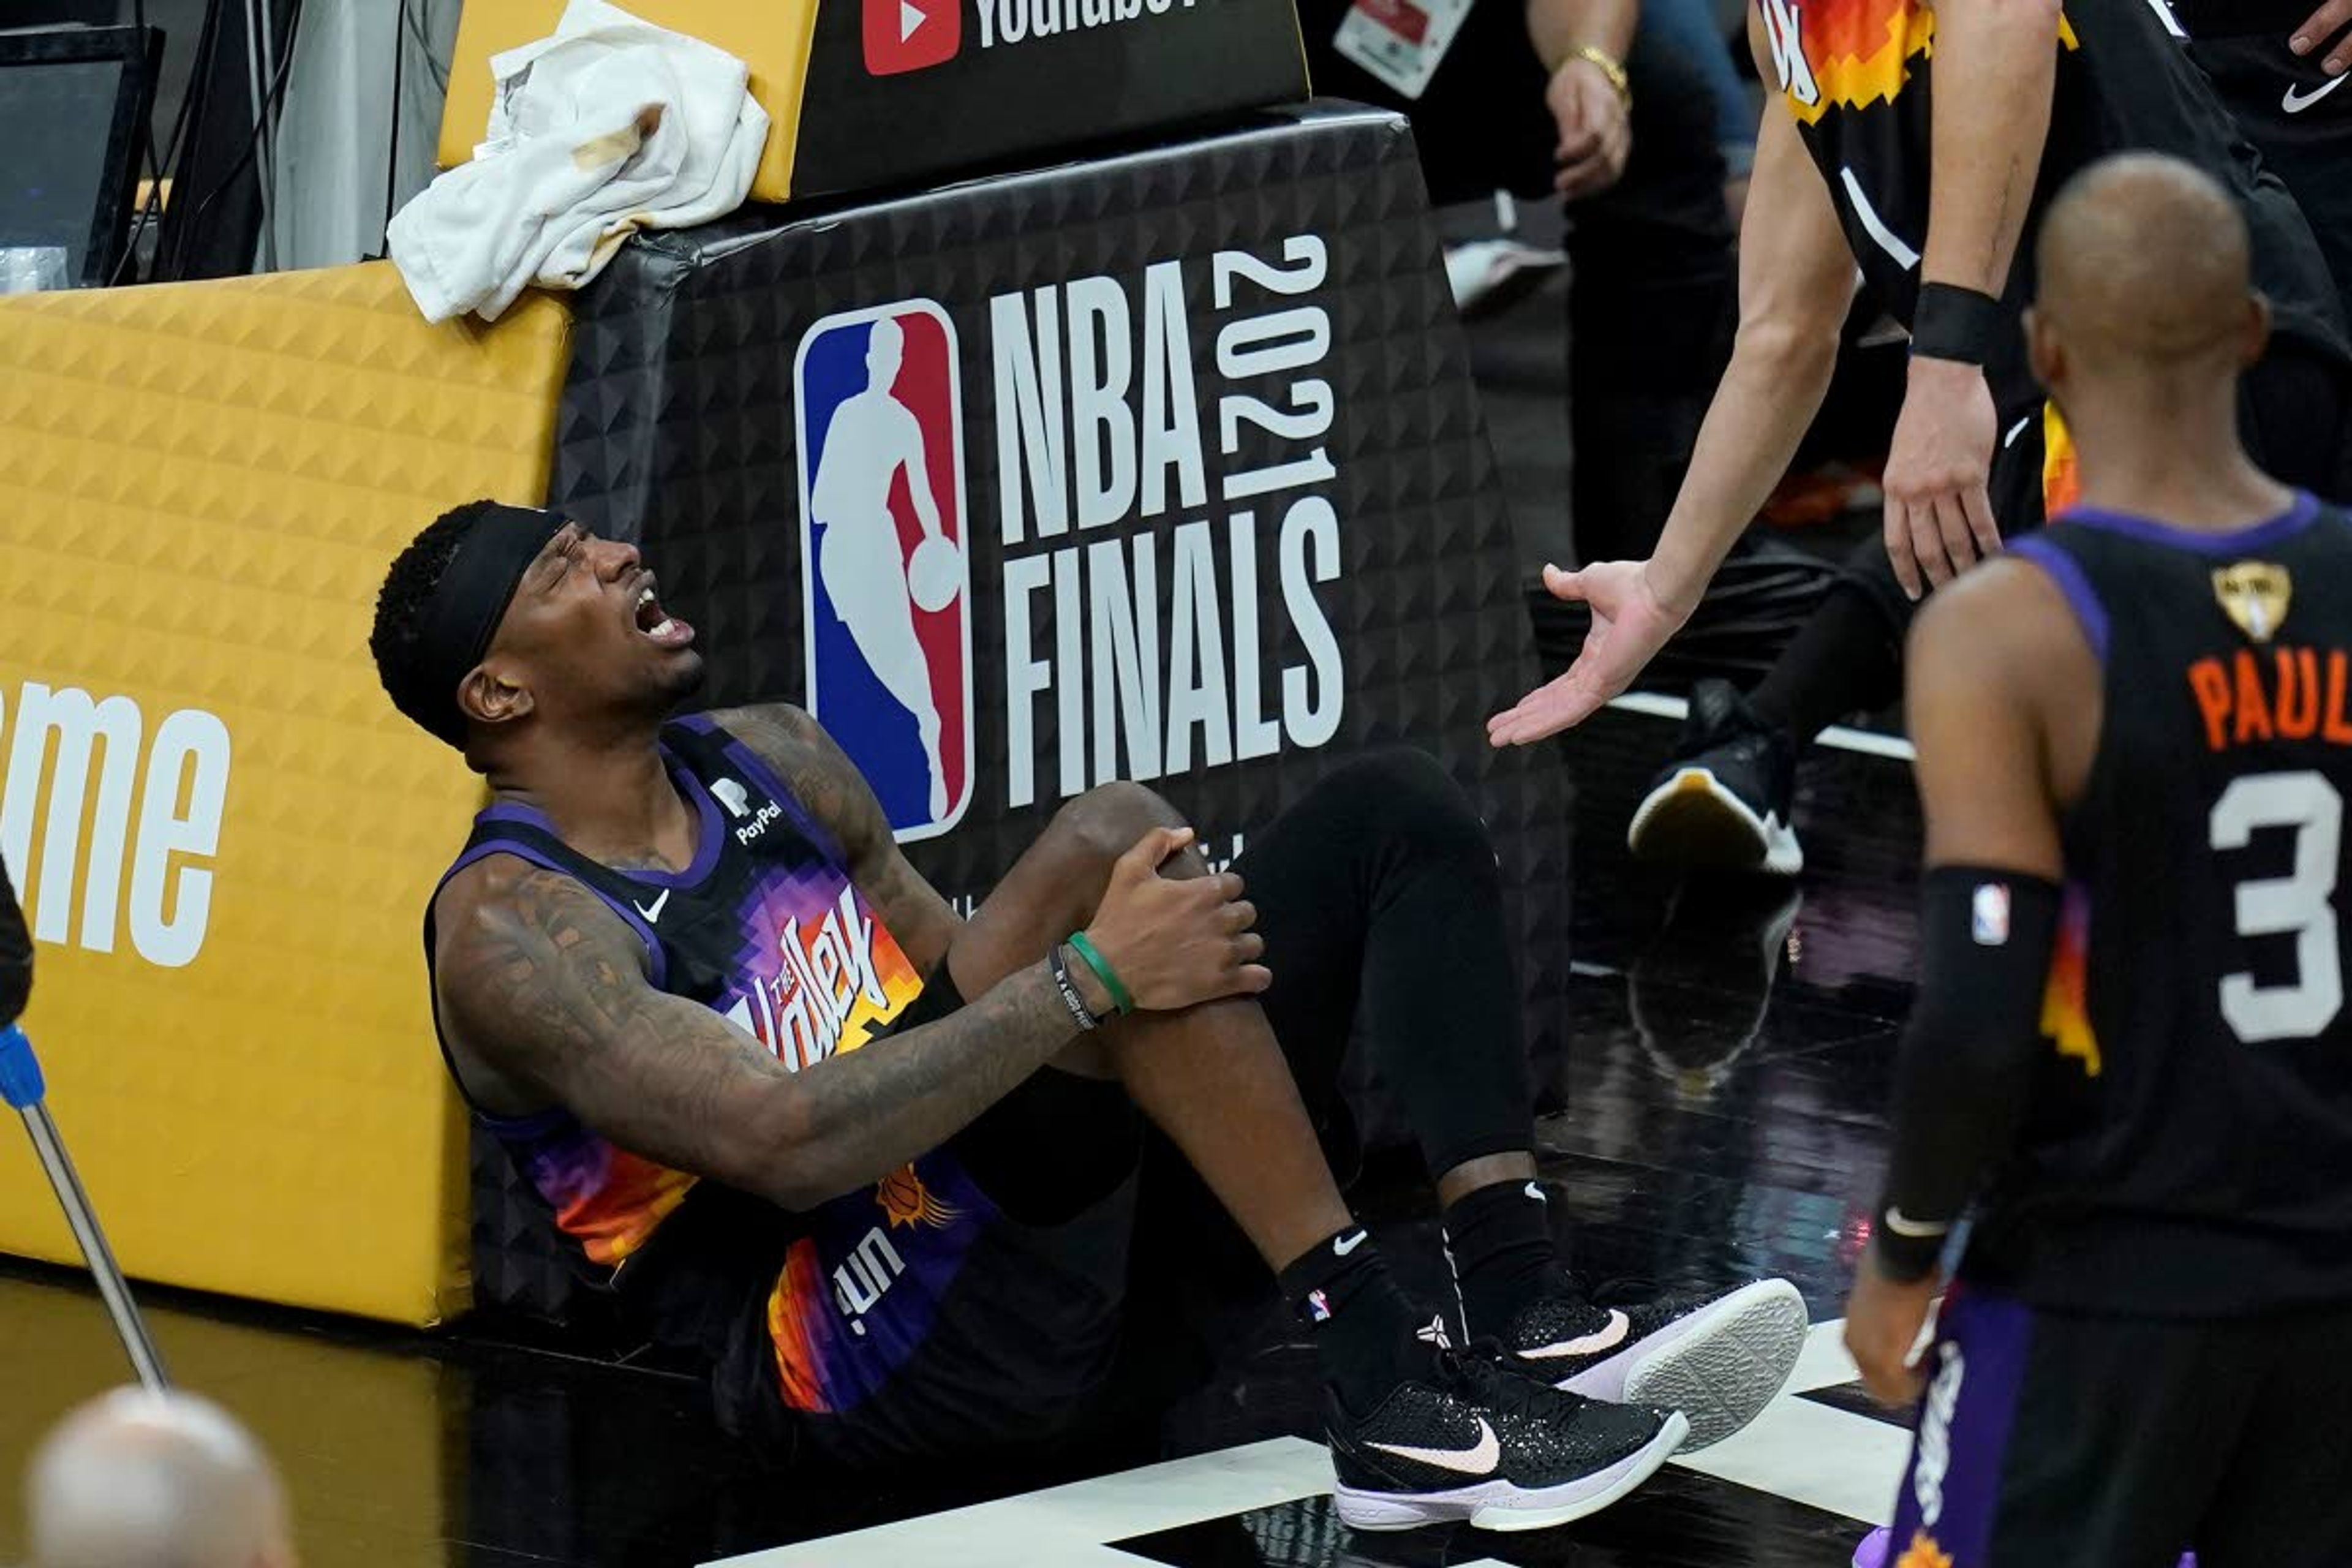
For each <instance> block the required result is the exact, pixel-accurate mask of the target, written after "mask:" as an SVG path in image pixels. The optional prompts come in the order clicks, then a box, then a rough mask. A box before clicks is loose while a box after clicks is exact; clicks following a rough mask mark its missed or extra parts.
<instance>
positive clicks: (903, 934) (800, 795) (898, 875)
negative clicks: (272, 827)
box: [711, 702, 957, 974]
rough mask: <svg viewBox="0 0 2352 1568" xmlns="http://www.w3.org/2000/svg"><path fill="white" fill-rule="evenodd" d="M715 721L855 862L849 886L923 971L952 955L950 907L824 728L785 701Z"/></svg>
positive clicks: (737, 711)
mask: <svg viewBox="0 0 2352 1568" xmlns="http://www.w3.org/2000/svg"><path fill="white" fill-rule="evenodd" d="M711 718H712V719H714V720H715V721H718V722H719V725H720V726H721V727H723V728H724V729H725V730H726V731H728V732H729V733H730V734H732V735H733V736H735V738H736V739H738V740H740V741H741V742H743V743H744V744H745V745H747V746H749V747H751V750H752V751H754V752H758V753H759V756H760V760H761V761H762V762H764V763H767V764H768V765H769V766H770V767H772V768H773V769H775V770H776V773H777V774H778V775H779V776H780V777H782V780H783V782H784V784H785V785H786V786H787V787H788V788H790V789H791V790H792V792H793V799H795V800H797V801H799V802H800V803H801V805H802V806H803V808H804V809H805V810H806V811H807V812H808V813H809V815H810V816H814V817H815V818H816V819H817V820H818V821H819V822H821V823H823V824H824V826H825V828H826V830H827V831H828V832H830V833H831V834H832V835H833V837H834V841H835V843H837V844H839V845H840V846H841V849H842V853H843V854H845V855H846V856H847V857H848V858H849V879H850V880H851V881H853V882H856V884H857V889H858V891H860V892H862V893H864V894H865V895H866V901H867V902H868V903H870V904H872V905H873V906H874V908H875V910H876V912H877V913H878V914H880V916H881V917H882V923H883V924H884V925H886V926H887V927H889V928H890V934H891V935H892V936H893V937H896V938H897V939H898V946H899V948H900V950H901V951H903V952H905V953H906V955H907V957H908V961H909V962H910V963H913V964H914V966H915V969H916V972H917V973H921V974H929V973H930V972H931V970H932V968H933V966H934V965H936V964H937V963H939V962H940V959H942V958H944V957H945V956H946V955H947V951H948V943H949V942H950V940H952V939H953V937H954V935H955V929H956V924H957V921H956V915H955V911H954V910H951V909H950V908H949V907H948V901H947V900H945V899H943V898H941V897H940V895H939V893H938V891H937V890H936V889H933V888H932V887H931V885H930V884H929V882H926V881H924V880H923V879H922V876H921V874H920V873H919V872H918V871H917V870H916V869H915V868H913V867H912V866H909V865H908V864H907V858H906V857H905V856H904V855H902V854H900V853H899V852H898V840H897V839H896V838H894V837H892V836H891V833H890V820H889V818H888V817H887V816H885V815H883V811H882V803H881V802H880V801H878V800H877V799H875V798H874V791H873V789H872V787H871V786H869V785H868V784H866V775H865V774H863V773H859V772H858V771H857V764H856V763H853V762H851V761H850V760H849V758H848V757H847V755H845V753H844V752H843V751H842V749H841V748H840V747H839V746H837V745H835V743H834V740H833V737H832V736H830V735H828V734H826V733H825V732H824V727H823V726H822V725H820V724H818V723H817V721H815V720H814V719H812V718H810V717H809V716H808V715H807V714H806V713H804V712H803V711H802V710H799V709H797V708H793V707H790V706H788V705H786V704H784V703H782V702H771V703H766V704H763V705H761V706H760V707H757V708H735V709H730V710H727V711H726V712H723V713H713V714H712V715H711Z"/></svg>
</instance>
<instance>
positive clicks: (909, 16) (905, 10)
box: [866, 0, 963, 76]
mask: <svg viewBox="0 0 2352 1568" xmlns="http://www.w3.org/2000/svg"><path fill="white" fill-rule="evenodd" d="M961 47H963V0H866V74H867V75H868V76H901V75H904V74H905V73H906V72H908V71H919V70H928V69H929V68H931V67H933V66H936V65H944V64H945V63H947V62H948V61H949V60H951V59H953V58H955V55H956V51H957V50H958V49H960V48H961Z"/></svg>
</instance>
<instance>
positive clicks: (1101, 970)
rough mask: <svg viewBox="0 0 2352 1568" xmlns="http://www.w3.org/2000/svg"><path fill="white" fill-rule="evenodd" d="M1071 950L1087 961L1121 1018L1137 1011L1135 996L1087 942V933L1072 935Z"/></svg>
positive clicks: (1093, 945)
mask: <svg viewBox="0 0 2352 1568" xmlns="http://www.w3.org/2000/svg"><path fill="white" fill-rule="evenodd" d="M1070 950H1071V951H1072V952H1076V954H1077V955H1078V956H1079V957H1080V958H1083V959H1085V960H1086V961H1087V968H1088V969H1091V970H1093V971H1094V972H1095V978H1096V979H1097V980H1099V981H1101V982H1102V983H1103V989H1104V990H1106V991H1108V992H1109V993H1110V1005H1112V1006H1114V1007H1116V1008H1118V1013H1119V1016H1120V1017H1122V1018H1123V1017H1125V1016H1127V1015H1129V1013H1132V1012H1134V1011H1135V995H1134V994H1133V993H1132V992H1130V991H1129V990H1128V988H1127V983H1126V982H1125V981H1123V980H1121V979H1119V977H1118V970H1116V969H1113V968H1112V967H1111V966H1110V960H1108V959H1107V958H1105V957H1104V956H1103V955H1102V954H1101V953H1100V952H1097V951H1096V950H1095V944H1094V943H1093V942H1088V941H1087V933H1086V932H1084V931H1072V932H1071V933H1070Z"/></svg>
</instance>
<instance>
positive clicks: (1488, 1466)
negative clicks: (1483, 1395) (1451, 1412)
mask: <svg viewBox="0 0 2352 1568" xmlns="http://www.w3.org/2000/svg"><path fill="white" fill-rule="evenodd" d="M1364 1447H1367V1448H1378V1449H1379V1450H1380V1451H1381V1453H1383V1454H1394V1455H1395V1456H1396V1457H1397V1458H1400V1459H1411V1460H1412V1462H1413V1463H1415V1464H1417V1465H1428V1466H1431V1467H1433V1468H1436V1469H1441V1470H1452V1471H1453V1472H1454V1474H1455V1475H1458V1476H1491V1475H1493V1474H1494V1473H1495V1467H1496V1465H1499V1464H1501V1463H1502V1462H1503V1444H1502V1440H1501V1439H1500V1438H1498V1437H1496V1436H1495V1429H1494V1428H1493V1427H1492V1426H1488V1425H1487V1424H1486V1417H1484V1416H1481V1417H1479V1419H1478V1441H1477V1442H1476V1443H1475V1444H1474V1445H1472V1446H1471V1447H1467V1448H1415V1447H1408V1446H1407V1445H1405V1444H1402V1443H1367V1444H1365V1445H1364Z"/></svg>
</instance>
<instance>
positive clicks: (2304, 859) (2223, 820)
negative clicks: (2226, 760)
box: [2212, 772, 2344, 1045]
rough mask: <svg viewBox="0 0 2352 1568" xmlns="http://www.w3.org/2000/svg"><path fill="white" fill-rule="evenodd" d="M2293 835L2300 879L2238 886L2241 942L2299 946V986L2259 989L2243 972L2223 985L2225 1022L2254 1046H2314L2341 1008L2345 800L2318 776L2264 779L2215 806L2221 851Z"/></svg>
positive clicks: (2228, 793)
mask: <svg viewBox="0 0 2352 1568" xmlns="http://www.w3.org/2000/svg"><path fill="white" fill-rule="evenodd" d="M2264 827H2291V828H2293V829H2294V874H2293V875H2291V876H2286V877H2273V878H2265V879H2261V880H2258V881H2246V882H2241V883H2239V884H2238V889H2237V926H2238V934H2239V935H2240V936H2242V937H2260V936H2285V935H2293V936H2294V939H2295V972H2296V977H2295V981H2294V984H2291V985H2257V984H2254V977H2253V976H2252V974H2250V973H2245V972H2244V971H2240V972H2239V973H2235V974H2228V975H2224V976H2222V979H2221V1016H2222V1017H2223V1018H2225V1019H2227V1020H2228V1021H2229V1025H2230V1027H2231V1029H2233V1030H2235V1031H2236V1032H2237V1036H2238V1038H2240V1039H2242V1040H2243V1041H2245V1042H2246V1043H2247V1044H2249V1045H2258V1044H2260V1043H2262V1042H2263V1041H2265V1040H2288V1039H2308V1038H2310V1037H2313V1036H2315V1035H2316V1034H2318V1033H2319V1032H2320V1031H2321V1030H2323V1029H2325V1028H2326V1027H2327V1026H2328V1025H2329V1024H2331V1023H2333V1022H2335V1020H2336V1014H2337V1012H2339V1011H2340V1010H2341V1009H2342V1008H2343V1005H2344V961H2343V957H2342V952H2343V950H2342V949H2341V947H2340V946H2338V944H2337V935H2336V909H2335V905H2334V904H2333V903H2332V902H2331V900H2333V899H2334V897H2335V894H2336V867H2337V865H2338V864H2339V860H2338V857H2339V855H2340V854H2341V852H2342V849H2343V844H2344V797H2343V796H2342V795H2338V794H2337V793H2336V786H2335V785H2334V784H2329V783H2328V782H2327V780H2326V779H2325V778H2323V777H2322V776H2321V775H2319V774H2318V773H2309V772H2305V773H2257V774H2255V775H2253V776H2252V777H2248V778H2242V779H2238V780H2236V781H2234V782H2233V783H2232V784H2231V785H2230V787H2229V788H2228V789H2226V790H2224V791H2222V792H2221V799H2220V800H2218V801H2216V802H2214V804H2213V816H2212V843H2213V847H2214V849H2215V850H2217V851H2225V850H2231V849H2243V848H2244V847H2246V845H2247V844H2248V842H2249V841H2250V840H2251V839H2252V837H2253V835H2254V833H2255V831H2256V830H2257V829H2260V828H2264Z"/></svg>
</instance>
